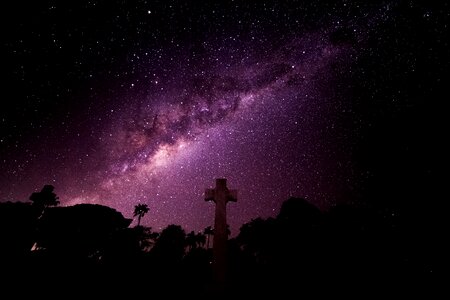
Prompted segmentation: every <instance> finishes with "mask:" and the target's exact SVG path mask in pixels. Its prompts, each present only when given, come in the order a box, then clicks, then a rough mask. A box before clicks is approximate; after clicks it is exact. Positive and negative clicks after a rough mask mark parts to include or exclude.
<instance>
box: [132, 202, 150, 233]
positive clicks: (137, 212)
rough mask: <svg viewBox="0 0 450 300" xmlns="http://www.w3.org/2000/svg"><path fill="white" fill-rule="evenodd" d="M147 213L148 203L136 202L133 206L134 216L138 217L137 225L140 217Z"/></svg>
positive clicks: (139, 222)
mask: <svg viewBox="0 0 450 300" xmlns="http://www.w3.org/2000/svg"><path fill="white" fill-rule="evenodd" d="M146 213H148V205H147V204H138V205H135V206H134V214H133V216H134V217H136V216H137V217H138V224H137V226H138V227H139V226H141V218H142V217H143V216H144V215H145V214H146Z"/></svg>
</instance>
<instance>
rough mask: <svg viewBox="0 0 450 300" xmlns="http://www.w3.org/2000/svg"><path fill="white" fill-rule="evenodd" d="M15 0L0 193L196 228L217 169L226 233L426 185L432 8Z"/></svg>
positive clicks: (438, 71) (432, 138)
mask: <svg viewBox="0 0 450 300" xmlns="http://www.w3.org/2000/svg"><path fill="white" fill-rule="evenodd" d="M22 2H23V1H14V3H10V4H7V5H6V6H4V7H3V8H2V11H3V16H2V21H1V22H2V24H1V25H2V26H1V27H2V29H1V30H2V52H3V54H2V58H1V60H2V64H1V65H2V71H1V72H2V75H3V76H2V77H3V80H2V83H1V85H2V96H1V98H2V100H1V109H0V124H1V125H0V126H1V127H0V128H1V129H0V170H1V172H0V201H8V200H12V201H26V200H28V197H29V195H30V194H31V193H32V192H34V191H38V190H40V189H41V188H42V186H43V185H45V184H52V185H54V186H55V192H56V193H57V195H58V196H59V197H60V200H61V204H62V205H73V204H77V203H97V204H103V205H108V206H111V207H113V208H115V209H117V210H119V211H121V212H122V213H123V214H124V216H126V217H132V212H133V208H134V205H136V204H138V203H145V204H147V205H148V206H149V208H150V212H149V213H148V214H147V215H146V216H145V217H144V218H143V224H145V225H148V226H152V227H153V228H154V229H155V230H160V229H161V228H163V227H165V226H166V225H168V224H172V223H175V224H180V225H182V226H183V227H184V228H185V229H186V230H189V231H190V230H201V229H203V228H205V227H206V226H209V225H212V224H213V215H214V214H213V208H214V206H213V204H212V203H210V202H205V201H204V197H203V193H204V190H205V188H209V187H213V185H214V183H215V178H218V177H225V178H227V179H228V186H229V187H230V188H233V189H237V190H238V191H239V192H238V193H239V194H238V202H237V203H231V204H229V206H228V211H229V214H228V216H229V223H230V225H231V228H232V230H233V232H237V230H238V229H239V227H240V225H242V224H243V223H244V222H247V221H249V220H251V219H252V218H256V217H258V216H261V217H269V216H275V215H276V214H277V213H278V211H279V208H280V206H281V203H282V202H283V201H284V200H286V199H287V198H289V197H290V196H295V197H304V198H306V199H308V200H309V201H310V202H312V203H313V204H315V205H317V206H318V207H320V208H321V209H325V210H326V209H328V208H329V207H331V206H333V205H336V204H344V203H345V204H353V205H359V204H371V205H379V206H383V207H388V208H389V209H391V210H392V211H393V210H395V209H399V208H402V207H404V206H405V202H406V200H404V199H406V198H409V200H411V197H415V198H414V199H418V198H421V197H425V196H427V197H430V195H432V194H433V193H432V192H430V190H432V191H436V190H435V189H434V185H437V184H436V182H437V179H436V178H437V175H436V166H437V165H438V164H439V158H438V157H439V155H438V154H439V153H438V152H436V151H435V150H434V149H438V148H439V147H438V140H442V136H443V135H441V132H440V131H442V128H443V126H441V125H442V124H441V123H443V119H441V118H439V117H436V116H435V113H437V112H438V111H441V110H440V109H439V103H442V102H443V99H447V100H448V98H447V97H446V96H444V95H445V94H442V91H443V86H444V85H445V81H446V80H445V78H444V76H443V74H445V72H446V71H448V40H447V39H448V38H447V36H448V25H447V23H446V21H445V20H447V18H448V11H449V10H448V5H447V4H445V3H444V4H441V5H440V6H439V7H434V6H431V5H430V4H424V2H419V1H383V2H381V1H380V2H378V3H375V4H367V3H366V2H367V1H360V2H358V1H356V2H355V1H353V2H352V1H337V2H336V3H334V4H324V3H323V4H318V3H304V2H303V1H274V2H267V1H220V2H217V1H118V0H114V1H38V2H39V3H28V2H29V1H26V2H23V3H22ZM203 2H208V3H203ZM413 202H414V201H413Z"/></svg>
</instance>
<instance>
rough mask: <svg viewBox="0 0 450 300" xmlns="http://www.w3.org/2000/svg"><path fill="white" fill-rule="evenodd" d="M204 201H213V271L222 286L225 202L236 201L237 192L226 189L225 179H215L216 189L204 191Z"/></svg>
mask: <svg viewBox="0 0 450 300" xmlns="http://www.w3.org/2000/svg"><path fill="white" fill-rule="evenodd" d="M205 201H214V202H215V204H216V216H215V221H214V240H213V271H214V277H215V280H216V282H217V283H218V284H219V285H222V286H223V285H224V283H225V276H226V275H225V274H226V246H227V239H228V233H227V202H229V201H233V202H236V201H237V191H236V190H229V189H228V188H227V180H226V179H225V178H218V179H216V188H214V189H206V191H205Z"/></svg>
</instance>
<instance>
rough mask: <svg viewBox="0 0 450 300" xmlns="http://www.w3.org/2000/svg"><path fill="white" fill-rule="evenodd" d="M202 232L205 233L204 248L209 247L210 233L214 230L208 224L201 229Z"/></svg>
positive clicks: (212, 233)
mask: <svg viewBox="0 0 450 300" xmlns="http://www.w3.org/2000/svg"><path fill="white" fill-rule="evenodd" d="M203 234H204V235H206V249H209V241H210V240H211V235H214V230H213V229H212V227H211V226H208V227H206V228H205V230H204V231H203Z"/></svg>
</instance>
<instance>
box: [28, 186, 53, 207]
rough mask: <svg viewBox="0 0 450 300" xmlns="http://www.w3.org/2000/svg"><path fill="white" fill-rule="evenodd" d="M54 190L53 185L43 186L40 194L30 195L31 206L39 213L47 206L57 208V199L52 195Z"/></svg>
mask: <svg viewBox="0 0 450 300" xmlns="http://www.w3.org/2000/svg"><path fill="white" fill-rule="evenodd" d="M54 189H55V187H54V186H53V185H44V187H43V188H42V190H41V191H40V192H38V193H32V194H31V196H30V200H31V201H32V202H33V206H35V207H37V208H38V209H39V210H40V212H42V211H43V210H45V209H46V208H47V207H49V206H57V205H58V204H59V201H58V199H59V198H58V197H57V196H56V194H55V193H53V190H54Z"/></svg>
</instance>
